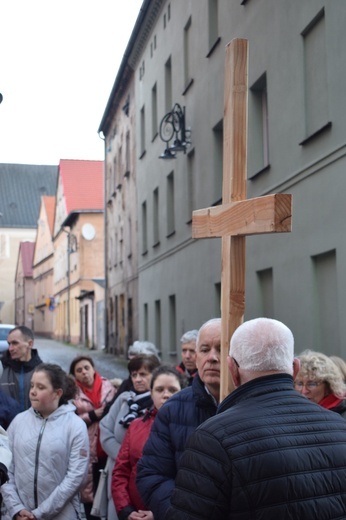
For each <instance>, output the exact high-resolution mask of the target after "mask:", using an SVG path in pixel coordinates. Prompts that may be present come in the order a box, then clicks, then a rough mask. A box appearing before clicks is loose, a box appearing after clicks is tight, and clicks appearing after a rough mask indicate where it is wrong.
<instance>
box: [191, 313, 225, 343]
mask: <svg viewBox="0 0 346 520" xmlns="http://www.w3.org/2000/svg"><path fill="white" fill-rule="evenodd" d="M217 324H219V325H220V327H221V318H211V319H210V320H208V321H206V322H205V323H203V325H202V326H201V327H200V329H199V331H198V334H197V339H196V349H197V350H198V348H199V340H200V337H201V332H202V331H203V330H204V329H206V328H208V327H210V326H213V325H217Z"/></svg>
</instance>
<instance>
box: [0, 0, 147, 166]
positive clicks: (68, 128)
mask: <svg viewBox="0 0 346 520" xmlns="http://www.w3.org/2000/svg"><path fill="white" fill-rule="evenodd" d="M142 2H143V0H1V3H0V93H1V94H2V96H3V100H2V103H1V104H0V163H18V164H46V165H58V164H59V161H60V159H81V160H103V158H104V142H103V141H102V139H100V137H99V136H98V133H97V131H98V128H99V126H100V123H101V120H102V117H103V114H104V110H105V108H106V105H107V102H108V98H109V95H110V93H111V90H112V87H113V84H114V81H115V78H116V75H117V72H118V70H119V66H120V63H121V60H122V57H123V54H124V52H125V49H126V46H127V43H128V41H129V38H130V36H131V33H132V30H133V27H134V24H135V22H136V19H137V16H138V13H139V11H140V7H141V5H142Z"/></svg>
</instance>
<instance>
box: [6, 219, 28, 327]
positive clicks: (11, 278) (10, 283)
mask: <svg viewBox="0 0 346 520" xmlns="http://www.w3.org/2000/svg"><path fill="white" fill-rule="evenodd" d="M35 238H36V229H17V228H1V230H0V266H1V269H0V321H1V322H2V323H9V324H15V323H14V322H15V315H14V314H15V276H16V267H17V265H16V259H17V258H18V253H19V245H20V243H21V242H25V241H28V242H35Z"/></svg>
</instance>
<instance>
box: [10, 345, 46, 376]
mask: <svg viewBox="0 0 346 520" xmlns="http://www.w3.org/2000/svg"><path fill="white" fill-rule="evenodd" d="M1 361H2V364H3V367H4V368H7V367H9V368H11V369H12V370H14V372H20V371H21V370H23V371H24V372H30V371H31V370H33V369H34V368H35V367H36V366H37V365H39V364H40V363H42V359H41V358H40V356H39V355H38V351H37V349H35V348H33V349H32V350H31V359H29V361H18V360H17V359H11V356H10V353H9V351H8V350H7V351H6V353H5V355H4V357H3V358H2V360H1Z"/></svg>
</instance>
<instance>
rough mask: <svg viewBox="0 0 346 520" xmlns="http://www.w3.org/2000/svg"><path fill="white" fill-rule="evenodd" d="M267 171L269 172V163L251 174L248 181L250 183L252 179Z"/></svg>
mask: <svg viewBox="0 0 346 520" xmlns="http://www.w3.org/2000/svg"><path fill="white" fill-rule="evenodd" d="M268 170H270V164H269V163H268V164H267V165H266V166H263V168H261V169H260V170H258V171H257V172H255V173H252V174H251V175H249V177H248V179H249V180H250V181H252V180H253V179H255V177H258V176H259V175H261V173H264V172H267V171H268Z"/></svg>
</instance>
